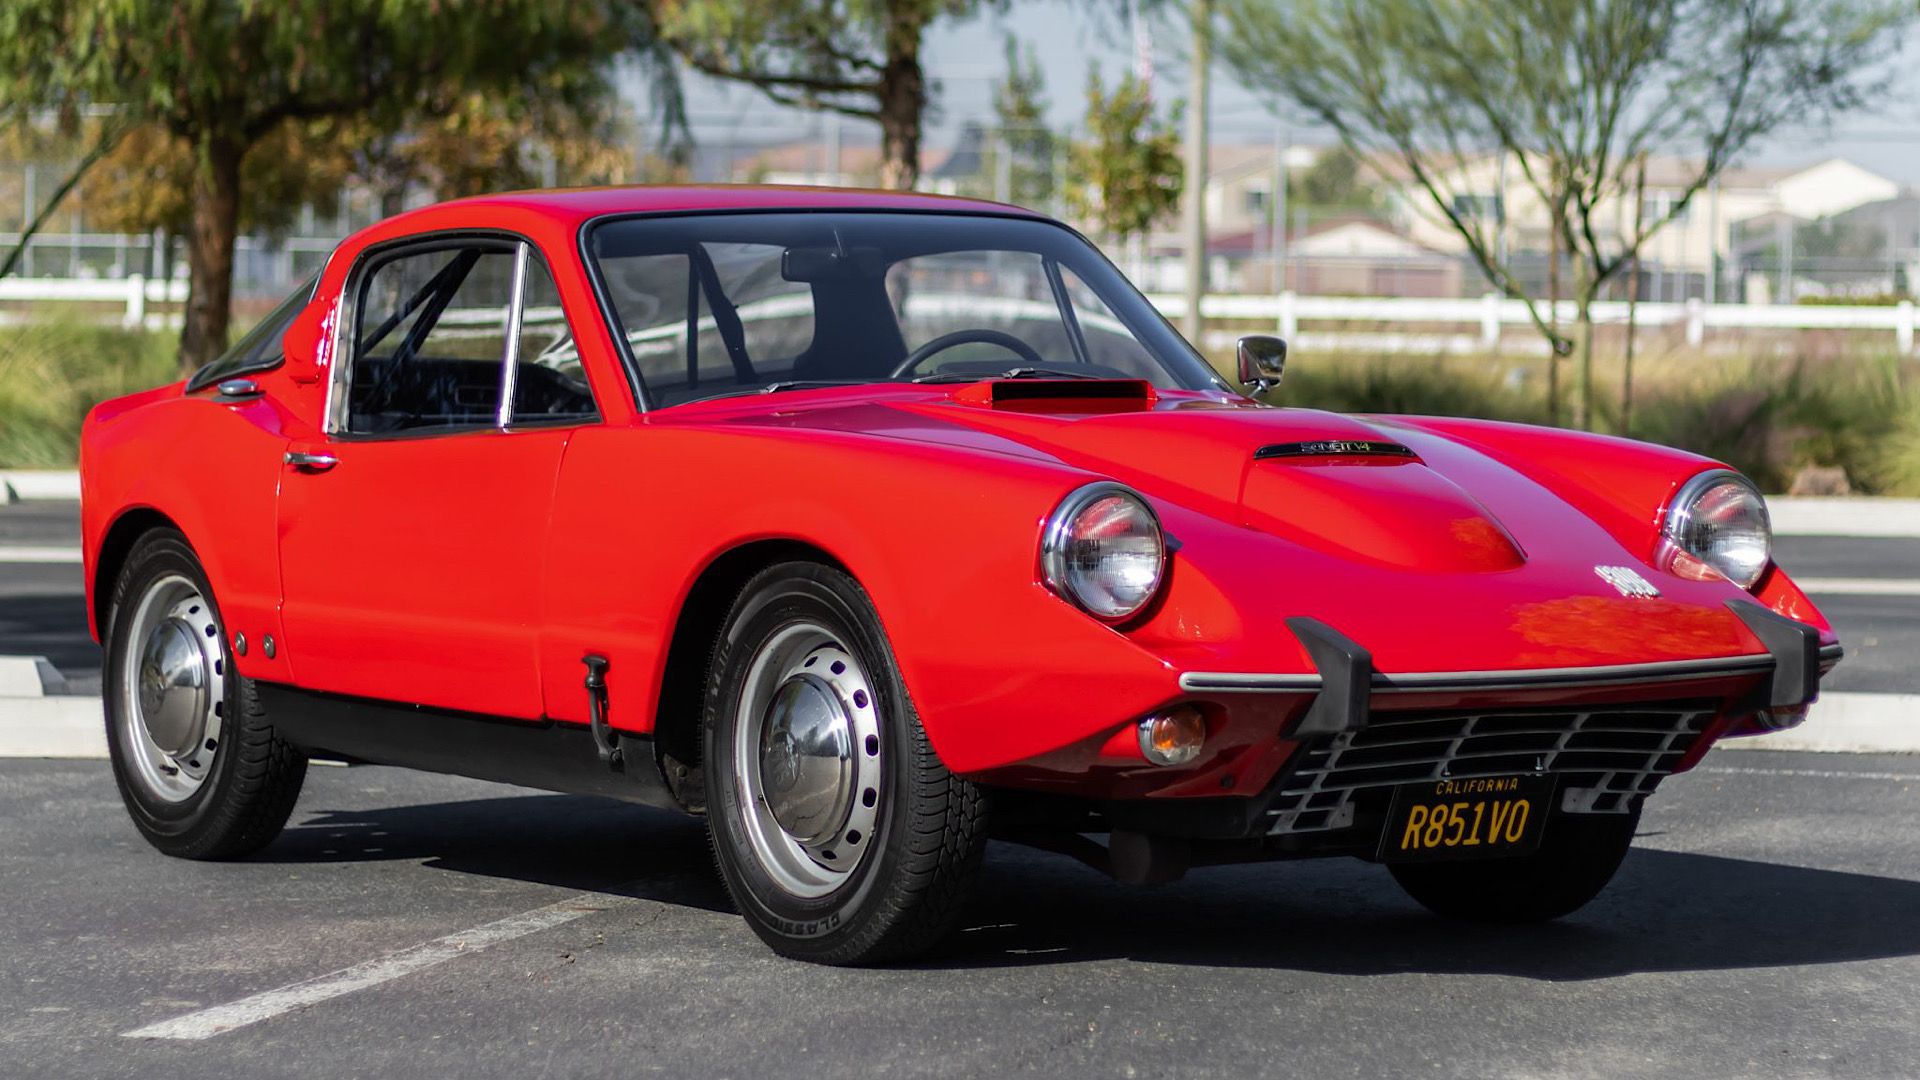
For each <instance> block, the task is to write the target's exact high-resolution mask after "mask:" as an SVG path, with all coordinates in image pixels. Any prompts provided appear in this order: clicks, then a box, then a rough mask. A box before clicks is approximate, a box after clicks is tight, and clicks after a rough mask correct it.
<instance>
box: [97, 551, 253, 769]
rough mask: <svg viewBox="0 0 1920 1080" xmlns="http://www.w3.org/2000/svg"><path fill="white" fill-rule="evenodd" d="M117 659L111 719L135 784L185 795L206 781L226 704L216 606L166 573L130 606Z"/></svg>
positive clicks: (190, 585)
mask: <svg viewBox="0 0 1920 1080" xmlns="http://www.w3.org/2000/svg"><path fill="white" fill-rule="evenodd" d="M131 620H132V621H131V625H130V628H129V630H128V633H127V637H126V639H125V640H126V652H125V655H123V656H122V657H121V658H120V686H119V701H118V704H119V709H118V714H119V715H118V716H117V717H116V724H117V726H118V728H119V734H120V745H121V747H122V748H123V750H124V751H125V753H124V757H125V759H126V762H127V764H128V765H129V766H131V769H132V772H133V774H134V776H135V778H136V779H137V780H138V781H139V783H140V786H141V787H142V788H144V789H145V790H146V791H147V792H149V793H151V794H152V795H153V796H155V797H156V798H159V799H162V800H164V801H166V802H184V801H185V800H187V799H189V798H191V797H192V796H193V795H194V793H195V792H198V791H199V790H200V788H201V787H202V786H203V785H204V784H205V783H206V780H207V777H208V775H210V774H211V773H212V771H213V763H214V757H215V755H216V754H217V753H218V752H219V747H220V737H221V734H222V728H223V727H224V716H223V714H224V713H225V711H226V701H225V698H226V681H225V678H224V676H225V672H226V657H225V651H224V641H223V639H222V636H221V633H220V626H219V623H218V622H216V621H215V619H214V616H213V605H212V604H210V603H208V602H207V598H206V597H205V596H203V595H201V593H200V589H199V587H198V586H196V585H194V583H193V582H191V581H189V580H187V579H186V578H185V577H183V576H181V575H179V574H169V575H167V576H166V577H163V578H160V579H159V580H157V581H155V582H154V583H153V584H151V585H149V586H148V587H147V590H146V591H145V592H144V593H142V594H141V596H140V600H139V602H138V603H137V604H135V605H134V609H133V613H132V615H131Z"/></svg>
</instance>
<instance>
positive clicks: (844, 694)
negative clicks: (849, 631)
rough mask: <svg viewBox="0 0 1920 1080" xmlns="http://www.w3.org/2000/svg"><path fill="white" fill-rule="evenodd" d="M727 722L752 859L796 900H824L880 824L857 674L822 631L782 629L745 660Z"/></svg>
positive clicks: (876, 743) (803, 626) (874, 751)
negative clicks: (741, 689)
mask: <svg viewBox="0 0 1920 1080" xmlns="http://www.w3.org/2000/svg"><path fill="white" fill-rule="evenodd" d="M735 719H736V723H735V726H734V731H735V733H736V734H735V744H734V763H735V764H734V774H735V782H736V784H737V786H738V789H739V791H740V796H741V801H742V802H743V803H744V804H745V805H743V806H742V807H741V809H742V811H743V814H742V817H743V819H744V820H745V822H746V826H747V839H748V841H749V842H750V843H751V845H752V847H753V851H754V854H755V856H756V857H757V858H758V859H759V861H760V864H761V866H762V867H763V868H765V869H766V871H767V872H768V873H769V874H770V875H771V876H772V877H773V879H774V881H775V882H776V883H777V884H779V885H780V887H781V888H783V889H785V890H786V891H788V892H790V893H792V894H794V895H796V896H802V897H813V896H821V895H824V894H826V893H828V892H831V891H832V890H833V889H835V888H836V887H838V886H839V885H840V884H841V883H843V882H844V881H846V879H847V878H848V877H849V876H850V875H851V874H852V873H853V871H854V870H855V868H857V867H858V866H859V865H860V861H861V859H862V858H863V857H864V855H865V852H866V850H867V848H868V847H870V846H872V842H873V829H874V824H875V822H876V821H878V820H879V816H880V793H881V791H882V790H884V789H883V787H882V785H881V763H882V755H881V745H880V717H879V709H878V707H877V704H876V702H875V701H874V695H873V687H872V684H871V683H870V682H869V680H868V677H867V673H866V670H865V669H864V668H863V667H861V665H860V662H859V661H858V660H857V659H855V657H854V656H853V655H852V654H851V653H850V652H848V651H847V650H846V649H844V648H842V647H841V646H840V644H839V642H838V641H837V640H836V639H835V638H834V637H833V636H832V635H831V634H830V633H829V632H828V631H827V629H826V628H825V627H822V626H820V625H818V624H816V623H799V624H795V625H792V626H789V627H786V628H785V629H783V630H781V631H780V632H779V633H777V634H775V635H774V636H773V638H772V639H771V640H769V641H768V642H767V643H766V644H765V645H763V646H761V648H760V651H759V652H758V653H756V654H755V655H754V658H753V662H752V663H751V664H750V665H749V666H748V670H747V685H746V688H745V693H743V694H742V695H741V697H740V707H739V714H738V716H737V717H736V718H735Z"/></svg>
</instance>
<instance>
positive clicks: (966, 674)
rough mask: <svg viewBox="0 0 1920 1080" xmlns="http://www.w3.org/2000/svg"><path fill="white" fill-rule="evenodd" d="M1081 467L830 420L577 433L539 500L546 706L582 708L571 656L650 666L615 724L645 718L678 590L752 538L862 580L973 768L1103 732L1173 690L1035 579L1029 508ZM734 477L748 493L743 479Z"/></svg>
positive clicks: (921, 690)
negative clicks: (549, 509) (892, 435)
mask: <svg viewBox="0 0 1920 1080" xmlns="http://www.w3.org/2000/svg"><path fill="white" fill-rule="evenodd" d="M1089 478H1090V474H1088V473H1085V472H1083V471H1080V470H1075V469H1071V468H1067V467H1063V466H1059V465H1055V464H1051V463H1046V462H1040V461H1035V460H1032V459H1018V458H1012V457H1008V456H1005V455H999V454H994V453H987V452H978V451H968V450H955V449H951V448H941V447H931V446H926V445H921V444H913V443H904V442H899V441H886V440H878V439H874V438H872V437H869V436H862V435H857V434H848V433H843V432H822V431H766V430H765V429H762V430H761V432H757V433H755V434H743V433H742V432H741V431H739V430H738V429H732V430H717V429H716V428H713V427H707V426H695V425H668V424H660V425H656V426H651V427H648V426H638V427H634V428H624V429H623V428H603V429H596V430H591V431H584V432H582V433H581V434H580V436H579V437H578V438H577V439H576V440H575V441H574V442H573V443H572V444H571V445H570V446H569V447H568V450H567V457H566V461H565V464H564V465H563V467H562V470H561V480H560V488H559V492H558V494H557V497H556V500H555V510H554V520H553V524H552V530H551V536H552V540H551V544H552V547H551V551H550V555H549V559H548V565H549V567H550V570H549V573H550V575H551V576H550V578H549V582H548V588H547V590H546V595H547V597H548V605H549V608H548V612H547V618H546V624H547V626H548V627H549V633H548V638H547V640H545V641H543V644H542V656H543V665H542V666H543V670H547V671H549V672H551V673H552V674H550V675H549V676H548V688H549V707H548V711H549V714H550V715H552V716H554V717H555V718H557V719H567V720H575V719H581V718H583V717H584V708H585V698H584V695H582V694H580V693H579V692H578V685H577V684H578V681H579V680H578V678H577V672H578V661H579V656H580V655H581V654H582V653H583V652H585V651H597V652H601V653H603V654H605V655H607V656H608V657H609V659H611V660H612V661H613V664H614V668H615V669H619V668H620V667H622V666H623V664H622V660H623V659H624V660H625V665H624V666H625V667H626V668H627V669H628V670H633V669H635V668H639V669H642V670H646V671H650V672H651V673H652V677H651V678H649V679H648V680H646V684H645V686H643V687H638V686H631V685H629V686H627V687H625V688H623V689H622V691H621V693H622V697H623V700H622V702H621V703H620V707H619V708H617V709H616V710H615V714H614V721H613V722H614V723H615V724H616V726H619V727H621V728H623V729H625V730H629V731H634V732H645V731H649V730H651V729H652V726H653V723H654V717H655V715H656V712H657V705H658V694H659V688H660V687H661V685H662V682H663V680H664V677H665V664H666V657H667V654H668V651H669V650H668V645H669V642H670V641H671V639H672V635H673V630H674V626H675V623H676V620H677V619H678V617H679V615H680V606H681V604H682V603H683V602H684V600H685V598H686V596H687V595H688V593H689V591H690V590H691V589H692V587H693V584H694V582H695V581H696V580H697V578H698V577H699V574H700V573H701V571H702V570H703V569H704V568H705V567H707V566H708V565H710V564H711V563H712V562H713V561H714V560H715V559H717V558H719V557H720V556H721V555H723V554H724V553H725V552H727V551H729V550H731V549H734V548H736V547H738V546H739V545H742V544H747V543H752V542H754V541H757V540H767V539H788V540H795V541H799V542H801V543H805V544H808V545H811V546H813V547H817V548H819V549H821V550H823V551H825V552H828V553H829V554H831V555H832V556H833V557H834V558H835V559H836V560H837V561H839V562H840V563H841V564H842V565H844V566H845V567H847V568H848V570H849V571H850V572H851V573H852V574H853V575H854V576H855V577H856V578H857V579H858V580H859V581H860V583H861V585H862V586H863V587H864V588H865V589H866V590H867V592H868V594H869V595H870V596H871V597H872V598H873V602H874V605H875V607H876V609H877V610H878V612H879V615H880V619H881V622H882V623H883V624H884V626H885V627H886V631H887V636H888V640H889V641H890V642H891V643H892V645H893V649H894V653H895V657H896V659H897V661H898V663H899V665H900V669H901V673H902V675H903V676H904V678H905V679H906V683H907V686H908V689H909V691H910V693H911V694H912V695H913V698H914V703H915V705H916V707H917V709H918V710H919V713H920V715H921V718H922V722H923V723H924V725H925V727H926V729H927V734H928V737H929V738H930V739H931V740H932V742H933V745H934V749H935V750H936V751H937V752H938V753H939V754H940V757H941V760H942V761H944V762H945V763H946V764H947V766H948V767H949V768H952V769H954V770H955V771H958V772H977V771H982V770H986V769H991V768H994V767H997V766H1001V765H1005V764H1009V763H1012V762H1016V761H1020V760H1023V759H1027V758H1031V757H1033V756H1036V755H1038V754H1041V753H1044V752H1046V751H1049V750H1053V749H1056V748H1059V747H1061V746H1064V745H1067V744H1070V743H1075V742H1080V741H1084V740H1086V739H1089V738H1092V737H1094V736H1096V735H1100V734H1104V733H1110V732H1111V730H1112V729H1113V727H1114V726H1115V725H1116V723H1119V722H1124V721H1125V720H1126V719H1128V718H1131V717H1135V716H1139V715H1142V714H1144V713H1145V712H1147V711H1149V710H1151V709H1152V708H1153V707H1154V706H1156V705H1158V704H1160V703H1162V702H1164V701H1166V700H1167V699H1168V698H1170V697H1172V696H1173V695H1175V694H1176V693H1177V692H1178V687H1177V676H1176V674H1175V673H1174V672H1173V670H1172V669H1171V668H1170V667H1169V666H1168V665H1167V664H1166V662H1165V661H1164V660H1162V659H1161V658H1160V657H1158V656H1157V655H1155V654H1154V653H1153V652H1152V651H1150V650H1149V649H1147V648H1144V647H1142V646H1141V645H1140V644H1137V643H1135V642H1133V641H1131V640H1129V639H1128V638H1127V637H1126V636H1125V635H1124V634H1121V633H1119V632H1116V631H1115V630H1113V629H1111V628H1109V627H1107V626H1105V625H1103V624H1101V623H1098V622H1096V621H1095V620H1093V619H1091V618H1088V617H1087V616H1086V615H1084V614H1082V613H1081V612H1080V611H1078V610H1077V609H1075V608H1073V607H1071V606H1069V605H1068V604H1067V603H1066V602H1065V601H1063V600H1061V599H1060V598H1059V597H1057V596H1055V595H1054V594H1053V593H1051V592H1050V591H1048V590H1047V589H1046V588H1045V587H1044V586H1043V585H1042V584H1041V582H1040V579H1039V569H1038V551H1039V537H1040V530H1041V525H1042V521H1043V519H1044V518H1045V517H1046V515H1047V514H1048V512H1049V511H1051V510H1052V509H1053V507H1054V506H1055V505H1056V504H1057V503H1058V502H1059V501H1060V499H1061V498H1063V497H1064V496H1065V495H1066V494H1067V492H1069V491H1071V490H1072V489H1073V488H1074V487H1076V486H1078V485H1079V484H1081V483H1084V482H1086V480H1087V479H1089ZM743 487H749V488H750V489H751V490H750V491H744V492H743V490H742V489H743Z"/></svg>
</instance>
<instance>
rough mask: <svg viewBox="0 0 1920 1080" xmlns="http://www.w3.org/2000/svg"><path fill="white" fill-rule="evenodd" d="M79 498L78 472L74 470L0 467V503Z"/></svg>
mask: <svg viewBox="0 0 1920 1080" xmlns="http://www.w3.org/2000/svg"><path fill="white" fill-rule="evenodd" d="M79 498H80V473H79V472H78V471H76V470H73V469H0V503H16V502H23V501H26V500H29V499H36V500H38V499H65V500H77V499H79Z"/></svg>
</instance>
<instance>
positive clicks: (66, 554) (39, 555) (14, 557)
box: [0, 546, 80, 563]
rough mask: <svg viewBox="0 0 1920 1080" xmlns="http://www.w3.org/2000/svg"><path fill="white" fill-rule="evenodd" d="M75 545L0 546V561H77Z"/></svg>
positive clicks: (78, 554)
mask: <svg viewBox="0 0 1920 1080" xmlns="http://www.w3.org/2000/svg"><path fill="white" fill-rule="evenodd" d="M79 561H80V549H79V548H77V547H25V546H23V547H0V563H77V562H79Z"/></svg>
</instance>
